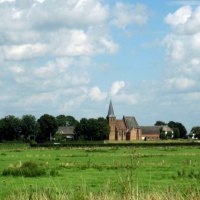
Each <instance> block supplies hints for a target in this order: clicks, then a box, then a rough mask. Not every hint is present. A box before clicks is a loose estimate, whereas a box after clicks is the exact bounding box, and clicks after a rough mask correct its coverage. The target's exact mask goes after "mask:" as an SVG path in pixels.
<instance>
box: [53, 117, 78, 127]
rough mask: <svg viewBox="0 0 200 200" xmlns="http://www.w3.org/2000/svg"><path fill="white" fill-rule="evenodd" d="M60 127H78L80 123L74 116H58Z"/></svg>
mask: <svg viewBox="0 0 200 200" xmlns="http://www.w3.org/2000/svg"><path fill="white" fill-rule="evenodd" d="M56 121H57V124H58V126H76V124H77V123H78V121H77V120H76V119H75V118H74V117H73V116H70V115H68V116H65V115H58V116H57V117H56Z"/></svg>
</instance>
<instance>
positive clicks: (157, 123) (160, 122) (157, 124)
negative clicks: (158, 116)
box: [155, 121, 166, 126]
mask: <svg viewBox="0 0 200 200" xmlns="http://www.w3.org/2000/svg"><path fill="white" fill-rule="evenodd" d="M162 125H166V123H165V122H163V121H156V123H155V126H162Z"/></svg>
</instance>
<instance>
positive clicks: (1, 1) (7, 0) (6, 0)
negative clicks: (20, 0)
mask: <svg viewBox="0 0 200 200" xmlns="http://www.w3.org/2000/svg"><path fill="white" fill-rule="evenodd" d="M14 1H15V0H0V3H5V2H14Z"/></svg>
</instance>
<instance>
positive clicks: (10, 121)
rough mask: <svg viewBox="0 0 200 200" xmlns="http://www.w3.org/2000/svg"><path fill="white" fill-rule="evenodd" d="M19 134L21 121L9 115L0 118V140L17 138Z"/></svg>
mask: <svg viewBox="0 0 200 200" xmlns="http://www.w3.org/2000/svg"><path fill="white" fill-rule="evenodd" d="M20 134H21V121H20V119H19V118H17V117H15V116H13V115H9V116H6V117H5V118H3V119H1V120H0V141H2V140H6V141H13V140H17V139H19V137H20Z"/></svg>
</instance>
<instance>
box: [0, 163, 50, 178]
mask: <svg viewBox="0 0 200 200" xmlns="http://www.w3.org/2000/svg"><path fill="white" fill-rule="evenodd" d="M45 174H46V170H45V168H44V167H43V166H41V165H38V164H37V163H34V162H31V161H28V162H25V163H23V164H18V165H15V166H9V167H8V168H7V169H4V170H3V172H2V175H3V176H25V177H36V176H42V175H45Z"/></svg>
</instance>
